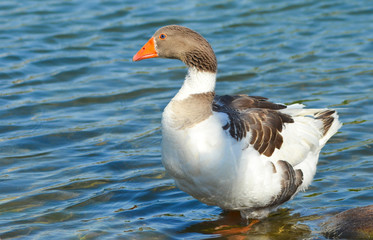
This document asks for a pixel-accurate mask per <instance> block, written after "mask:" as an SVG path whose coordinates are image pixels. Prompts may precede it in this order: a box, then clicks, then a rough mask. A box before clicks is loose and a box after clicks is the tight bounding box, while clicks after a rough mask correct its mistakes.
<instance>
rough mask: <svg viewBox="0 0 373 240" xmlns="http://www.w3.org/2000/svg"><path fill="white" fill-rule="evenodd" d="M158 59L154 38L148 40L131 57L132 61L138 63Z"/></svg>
mask: <svg viewBox="0 0 373 240" xmlns="http://www.w3.org/2000/svg"><path fill="white" fill-rule="evenodd" d="M154 57H158V53H157V50H155V43H154V37H152V38H150V39H149V41H148V42H147V43H145V45H144V46H143V47H142V48H141V49H140V50H139V51H138V52H137V53H136V54H135V56H133V58H132V61H134V62H135V61H140V60H143V59H148V58H154Z"/></svg>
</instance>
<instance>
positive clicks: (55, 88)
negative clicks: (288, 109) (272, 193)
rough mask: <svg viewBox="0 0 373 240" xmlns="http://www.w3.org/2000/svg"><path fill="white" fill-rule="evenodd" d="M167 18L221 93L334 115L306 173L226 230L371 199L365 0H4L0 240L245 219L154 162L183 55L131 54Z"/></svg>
mask: <svg viewBox="0 0 373 240" xmlns="http://www.w3.org/2000/svg"><path fill="white" fill-rule="evenodd" d="M168 24H180V25H185V26H187V27H190V28H192V29H194V30H196V31H198V32H200V33H201V34H202V35H203V36H204V37H206V38H207V39H208V41H209V42H210V43H211V45H212V46H213V48H214V50H215V52H216V54H217V59H218V63H219V73H218V83H217V89H216V90H217V93H218V94H238V93H245V94H251V95H259V96H266V97H270V99H271V100H272V101H275V102H284V103H303V104H305V105H307V107H310V108H319V107H330V108H336V109H337V110H338V112H339V114H340V119H341V121H342V122H343V123H344V126H343V128H341V129H340V131H339V133H338V134H337V135H335V136H334V137H333V138H332V139H331V140H330V141H329V143H328V144H327V145H326V146H325V148H324V149H323V151H322V154H321V155H320V160H319V164H318V172H317V174H316V176H315V180H314V182H313V184H312V185H311V187H310V188H309V189H308V190H307V191H306V192H302V193H299V194H298V195H297V196H296V197H295V198H294V199H293V200H292V201H290V202H288V203H286V204H284V205H283V206H282V207H280V208H279V209H278V211H276V212H274V213H273V214H272V215H271V216H270V217H269V218H268V219H266V220H264V221H262V222H261V223H258V224H256V225H254V227H253V228H252V230H251V231H249V232H248V233H246V234H243V235H238V236H230V237H231V238H230V239H242V238H245V237H246V236H248V238H249V239H323V236H322V235H321V234H320V226H319V224H320V223H321V222H323V221H324V220H326V219H327V218H328V216H330V215H332V214H335V213H337V212H340V211H343V210H346V209H350V208H353V207H357V206H365V205H369V204H372V202H373V161H372V156H373V136H372V132H373V122H372V119H373V5H372V2H371V1H369V0H360V1H347V0H342V1H339V0H327V1H317V0H312V1H311V0H310V1H308V0H299V1H290V0H288V1H274V0H272V1H267V0H265V1H259V0H257V1H207V0H206V1H191V0H188V1H166V0H153V1H126V0H122V1H119V0H111V1H110V0H108V1H103V0H90V1H78V0H65V1H61V0H47V1H39V0H28V1H6V0H3V1H1V2H0V89H1V90H0V193H1V195H0V238H1V239H2V240H4V239H53V238H54V239H149V238H156V239H206V238H219V237H220V235H219V234H217V233H216V231H215V230H214V229H215V228H217V227H219V226H222V225H228V226H235V225H237V226H243V225H244V224H243V223H242V222H241V221H240V218H239V217H238V216H237V215H232V214H227V213H224V212H223V211H222V210H221V209H219V208H218V207H214V206H207V205H205V204H202V203H200V202H198V201H197V200H195V199H193V198H192V197H190V196H189V195H187V194H185V193H183V192H182V191H180V190H179V189H177V188H176V187H175V185H174V183H173V181H172V179H171V178H170V177H169V176H168V175H167V174H166V173H165V170H164V168H163V166H162V164H161V147H160V143H161V138H162V136H161V130H160V120H161V112H162V111H163V108H164V107H165V106H166V104H167V103H168V101H169V100H170V99H171V98H172V96H173V95H174V94H175V93H176V92H177V90H178V88H179V87H180V86H181V84H182V80H183V79H184V75H185V72H186V68H185V67H184V66H183V64H182V63H181V62H179V61H175V60H169V59H150V60H146V61H141V62H136V63H134V62H132V56H133V55H134V54H135V53H136V52H137V51H138V50H139V49H140V48H141V47H142V45H143V44H144V43H145V42H146V41H147V40H148V39H149V38H150V36H151V35H153V33H154V31H155V30H157V29H158V28H159V27H161V26H164V25H168ZM221 238H229V237H227V236H225V237H221Z"/></svg>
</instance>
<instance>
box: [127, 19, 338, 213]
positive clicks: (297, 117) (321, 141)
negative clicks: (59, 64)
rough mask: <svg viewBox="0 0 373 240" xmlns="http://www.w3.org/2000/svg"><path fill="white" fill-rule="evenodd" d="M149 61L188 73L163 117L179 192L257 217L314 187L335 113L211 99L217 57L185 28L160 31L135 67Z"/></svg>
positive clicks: (166, 158)
mask: <svg viewBox="0 0 373 240" xmlns="http://www.w3.org/2000/svg"><path fill="white" fill-rule="evenodd" d="M154 57H161V58H172V59H179V60H181V61H183V62H184V63H185V64H186V66H187V67H188V74H187V75H186V77H185V80H184V83H183V85H182V87H181V89H180V90H179V92H178V93H177V94H176V95H175V97H174V98H173V99H172V100H171V102H170V103H169V104H168V105H167V107H166V108H165V110H164V112H163V115H162V135H163V140H162V162H163V165H164V167H165V168H166V170H167V172H168V173H169V174H170V175H171V176H172V177H173V178H174V179H175V182H176V185H177V186H178V187H179V188H180V189H181V190H183V191H185V192H187V193H188V194H190V195H192V196H193V197H195V198H196V199H198V200H199V201H201V202H203V203H206V204H209V205H217V206H219V207H221V208H222V209H226V210H239V211H240V212H241V216H242V217H243V218H246V219H248V218H254V219H261V218H264V217H266V216H267V215H268V213H269V212H270V211H271V210H273V209H274V208H276V207H277V206H279V205H280V204H282V203H284V202H286V201H288V200H289V199H291V198H292V197H293V196H294V195H295V194H296V193H297V192H298V191H300V190H305V189H306V188H307V187H308V186H309V185H310V184H311V182H312V179H313V177H314V175H315V172H316V165H317V161H318V158H319V153H320V151H321V148H322V147H323V146H324V145H325V143H326V142H327V141H328V140H329V138H331V137H332V136H333V135H334V134H335V133H336V132H337V130H338V129H339V128H340V127H341V123H340V122H339V121H338V115H337V113H336V111H334V110H329V109H325V108H323V109H303V108H302V106H300V105H299V104H298V105H290V106H285V105H282V104H276V103H272V102H269V101H267V98H264V97H257V96H247V95H234V96H229V95H223V96H217V95H215V82H216V73H217V61H216V57H215V54H214V52H213V50H212V48H211V46H210V44H209V43H208V42H207V41H206V40H205V39H204V38H203V37H202V36H201V35H200V34H198V33H197V32H195V31H193V30H191V29H189V28H186V27H182V26H177V25H170V26H165V27H162V28H160V29H159V30H157V31H156V32H155V33H154V35H153V37H151V38H150V40H149V41H148V42H147V43H146V44H145V45H144V47H143V48H141V49H140V50H139V52H138V53H137V54H136V55H135V56H134V57H133V61H139V60H143V59H147V58H154Z"/></svg>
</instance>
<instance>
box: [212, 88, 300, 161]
mask: <svg viewBox="0 0 373 240" xmlns="http://www.w3.org/2000/svg"><path fill="white" fill-rule="evenodd" d="M284 108H286V106H285V105H282V104H276V103H272V102H269V101H267V98H264V97H258V96H247V95H236V96H229V95H224V96H216V97H215V99H214V102H213V110H214V111H216V112H224V113H226V114H227V115H228V117H229V120H230V121H229V123H228V124H227V125H225V126H223V129H224V130H229V133H230V135H231V136H232V137H233V138H235V139H236V140H237V141H239V140H241V139H242V138H244V137H246V135H247V132H250V133H251V139H250V144H251V145H253V146H254V149H256V150H257V151H258V152H259V153H260V154H264V155H265V156H267V157H269V156H271V155H272V154H273V152H274V151H275V149H276V148H277V149H280V148H281V145H282V142H283V139H282V136H281V131H282V128H283V125H284V124H285V123H292V122H294V121H293V119H292V118H291V117H290V116H289V115H287V114H284V113H281V112H280V111H278V110H279V109H284Z"/></svg>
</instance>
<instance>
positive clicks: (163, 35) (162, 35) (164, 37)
mask: <svg viewBox="0 0 373 240" xmlns="http://www.w3.org/2000/svg"><path fill="white" fill-rule="evenodd" d="M166 37H167V35H166V34H164V33H161V35H159V38H160V39H162V40H165V39H166Z"/></svg>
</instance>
